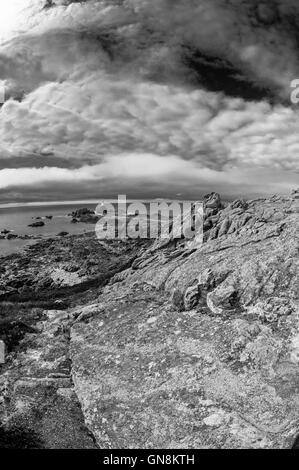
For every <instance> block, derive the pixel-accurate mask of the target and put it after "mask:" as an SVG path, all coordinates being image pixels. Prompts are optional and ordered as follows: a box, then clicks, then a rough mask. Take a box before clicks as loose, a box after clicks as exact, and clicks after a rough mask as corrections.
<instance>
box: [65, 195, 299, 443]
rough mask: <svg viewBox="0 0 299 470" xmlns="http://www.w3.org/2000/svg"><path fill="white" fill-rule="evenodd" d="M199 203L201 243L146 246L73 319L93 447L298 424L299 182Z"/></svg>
mask: <svg viewBox="0 0 299 470" xmlns="http://www.w3.org/2000/svg"><path fill="white" fill-rule="evenodd" d="M209 205H210V206H211V207H208V206H209ZM206 209H209V210H212V211H215V212H214V213H213V215H209V217H213V220H211V226H210V228H209V229H208V230H207V231H206V234H207V236H206V243H204V245H203V246H202V247H201V248H200V249H198V250H190V249H186V248H185V247H184V246H183V245H182V246H181V247H179V249H178V248H174V247H169V246H165V247H163V246H161V247H160V248H159V249H156V250H155V251H154V252H153V251H152V250H147V251H145V252H144V253H143V255H142V257H141V258H140V259H139V260H136V261H135V263H134V266H133V267H132V268H130V269H127V270H126V271H125V272H124V275H118V276H116V277H115V278H114V279H112V281H111V282H110V285H109V286H108V287H106V288H105V289H104V292H103V294H102V295H101V297H100V304H99V305H98V306H97V305H96V304H95V305H93V308H92V311H93V313H92V315H88V317H87V319H86V320H84V316H83V323H82V322H77V323H76V324H75V325H74V326H73V328H72V330H71V358H72V375H73V380H74V384H75V390H76V393H77V395H78V397H79V400H80V402H81V404H82V409H83V412H84V415H85V419H86V423H87V425H88V427H89V429H90V430H91V431H92V433H93V434H94V436H95V437H96V439H97V442H98V444H99V446H100V447H104V448H106V447H107V448H108V447H112V448H113V447H116V448H134V447H144V448H155V447H163V448H179V447H180V448H202V447H204V448H206V447H208V448H220V447H221V448H231V447H232V448H248V447H249V448H288V447H291V446H292V443H293V442H294V440H295V437H296V435H297V433H298V432H299V429H298V419H299V411H298V410H299V408H298V379H299V375H298V363H299V310H298V285H299V282H298V281H299V279H298V275H299V274H298V211H299V202H298V197H297V193H292V195H291V196H290V197H285V198H284V197H278V196H277V197H274V198H271V199H268V200H256V201H248V202H244V201H235V202H234V203H233V204H230V205H228V206H227V207H225V208H223V207H221V206H220V204H219V199H218V197H217V196H215V195H212V196H209V197H208V198H207V199H206ZM89 313H90V312H89Z"/></svg>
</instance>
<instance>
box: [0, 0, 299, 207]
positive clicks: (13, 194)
mask: <svg viewBox="0 0 299 470" xmlns="http://www.w3.org/2000/svg"><path fill="white" fill-rule="evenodd" d="M295 78H299V4H298V0H267V1H266V2H262V1H260V0H259V1H255V0H86V1H69V0H0V86H2V87H5V89H6V102H5V103H4V105H3V106H2V108H1V109H0V201H2V202H5V201H22V200H26V201H29V200H61V199H67V200H70V199H79V198H84V199H86V198H97V197H105V196H106V197H107V196H110V195H111V196H115V195H116V194H118V193H126V194H128V195H129V196H130V197H141V196H143V197H163V196H168V197H173V196H175V195H177V194H180V196H181V197H186V198H190V197H199V196H200V195H202V193H205V192H207V191H209V190H218V191H219V192H221V193H222V194H224V195H225V196H227V197H236V196H239V195H246V196H248V195H260V194H266V193H269V194H271V193H281V192H288V191H290V189H291V188H293V187H296V186H298V183H299V182H298V167H299V164H298V162H299V156H298V155H299V105H298V106H297V107H296V106H294V105H291V104H290V91H291V89H290V82H291V81H292V80H293V79H295Z"/></svg>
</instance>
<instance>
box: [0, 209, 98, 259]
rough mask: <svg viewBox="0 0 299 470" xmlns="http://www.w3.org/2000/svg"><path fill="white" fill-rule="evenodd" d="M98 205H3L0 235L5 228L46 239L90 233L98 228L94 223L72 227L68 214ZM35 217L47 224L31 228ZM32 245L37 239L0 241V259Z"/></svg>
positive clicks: (0, 213) (78, 224)
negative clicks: (65, 233)
mask: <svg viewBox="0 0 299 470" xmlns="http://www.w3.org/2000/svg"><path fill="white" fill-rule="evenodd" d="M97 205H98V203H96V202H84V201H83V202H81V201H80V202H65V203H64V202H60V203H48V204H45V203H42V204H36V205H33V204H32V205H31V204H30V205H22V206H20V205H18V206H16V205H13V204H10V205H9V204H2V205H1V204H0V232H1V231H2V230H5V229H6V230H10V231H11V232H12V233H14V234H17V235H38V236H41V237H42V238H43V239H46V238H51V237H55V236H56V235H58V234H59V233H60V232H68V233H69V234H70V235H75V234H83V233H84V232H91V231H94V229H95V225H94V224H86V223H77V224H71V220H72V218H71V217H70V216H69V214H70V213H71V212H73V211H74V210H76V209H80V208H83V207H87V208H88V209H92V210H95V209H96V207H97ZM46 216H52V219H51V220H49V219H47V218H46ZM36 217H40V218H41V219H42V220H43V221H44V223H45V225H44V226H43V227H36V228H33V227H28V225H30V224H32V223H33V222H36V221H37V220H36ZM32 243H36V240H20V239H11V240H6V239H4V240H1V239H0V257H1V256H7V255H10V254H12V253H18V252H20V251H21V250H23V249H24V248H25V247H26V246H28V245H29V244H32Z"/></svg>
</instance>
